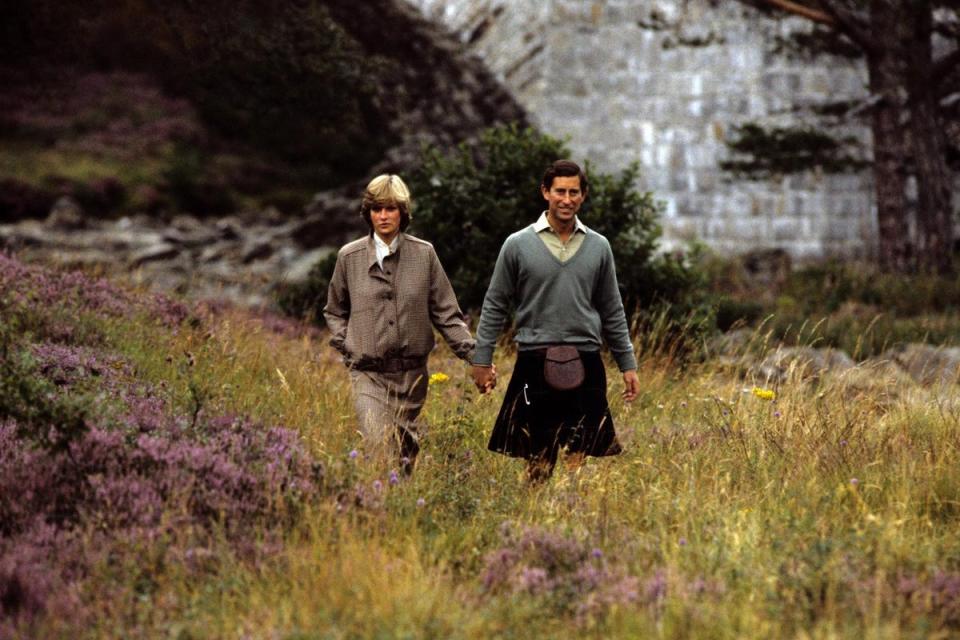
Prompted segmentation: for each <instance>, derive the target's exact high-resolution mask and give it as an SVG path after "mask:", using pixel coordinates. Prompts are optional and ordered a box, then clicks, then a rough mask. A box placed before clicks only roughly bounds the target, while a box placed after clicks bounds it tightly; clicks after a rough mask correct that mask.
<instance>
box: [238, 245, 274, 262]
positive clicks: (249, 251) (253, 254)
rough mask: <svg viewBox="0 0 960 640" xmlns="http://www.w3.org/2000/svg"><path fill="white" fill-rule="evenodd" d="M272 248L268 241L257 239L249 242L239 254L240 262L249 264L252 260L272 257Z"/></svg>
mask: <svg viewBox="0 0 960 640" xmlns="http://www.w3.org/2000/svg"><path fill="white" fill-rule="evenodd" d="M273 252H274V247H273V244H272V243H271V242H270V241H269V240H263V239H257V240H251V241H250V242H248V243H247V244H246V245H245V246H244V247H243V252H242V253H241V254H240V261H241V262H243V264H250V263H251V262H253V261H254V260H263V259H264V258H269V257H270V256H271V255H273Z"/></svg>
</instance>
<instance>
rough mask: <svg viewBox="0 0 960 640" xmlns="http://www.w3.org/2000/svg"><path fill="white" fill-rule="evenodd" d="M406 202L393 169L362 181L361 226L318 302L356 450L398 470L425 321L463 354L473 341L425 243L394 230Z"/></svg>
mask: <svg viewBox="0 0 960 640" xmlns="http://www.w3.org/2000/svg"><path fill="white" fill-rule="evenodd" d="M410 209H411V201H410V192H409V190H408V189H407V185H406V184H404V182H403V180H401V179H400V177H399V176H396V175H390V174H384V175H381V176H377V177H376V178H374V179H373V180H371V181H370V184H368V185H367V188H366V189H365V190H364V193H363V199H362V202H361V205H360V216H361V217H362V218H363V221H364V224H366V225H367V228H368V229H369V230H370V233H369V234H368V236H367V237H365V238H361V239H359V240H355V241H353V242H351V243H349V244H347V245H345V246H344V247H343V248H341V249H340V252H339V253H338V254H337V264H336V267H335V268H334V271H333V276H332V277H331V279H330V287H329V289H328V291H327V304H326V306H325V307H324V309H323V315H324V318H326V321H327V326H328V327H329V328H330V344H331V345H332V346H333V347H334V348H335V349H336V350H337V351H339V352H340V353H341V354H342V355H343V361H344V364H346V365H347V368H348V369H349V370H350V381H351V383H352V388H353V397H354V398H353V399H354V404H355V406H356V411H357V420H358V421H359V425H360V432H361V433H362V434H363V439H364V444H365V448H366V449H367V450H368V452H370V453H371V455H372V456H373V457H375V458H377V459H380V460H383V459H384V458H385V457H386V456H387V455H389V454H392V455H394V456H396V457H397V458H399V461H400V464H401V466H402V468H403V471H404V472H405V473H408V474H409V473H410V472H412V470H413V464H414V460H415V458H416V456H417V452H418V451H419V449H420V445H419V440H420V435H421V434H420V429H419V428H418V422H417V418H418V416H419V415H420V410H421V408H422V407H423V403H424V401H425V400H426V397H427V383H428V375H427V356H428V355H429V354H430V351H431V350H432V349H433V346H434V338H433V329H434V328H436V329H437V330H438V331H439V332H440V335H442V336H443V339H444V340H445V341H446V342H447V344H448V345H450V348H451V349H452V350H453V352H454V353H455V354H456V355H457V356H459V357H460V358H463V359H464V360H467V361H469V359H470V357H471V355H472V354H473V348H474V340H473V337H472V336H471V335H470V331H469V329H467V323H466V321H465V319H464V316H463V313H462V312H461V311H460V307H459V305H458V304H457V298H456V296H455V295H454V292H453V287H452V286H451V285H450V281H449V280H448V279H447V275H446V273H444V271H443V267H442V266H441V265H440V260H439V259H438V258H437V254H436V252H435V251H434V249H433V245H431V244H430V243H429V242H424V241H423V240H420V239H419V238H415V237H414V236H411V235H408V234H406V233H404V231H405V230H406V229H407V226H408V225H409V224H410V215H411V214H410ZM494 378H495V374H494Z"/></svg>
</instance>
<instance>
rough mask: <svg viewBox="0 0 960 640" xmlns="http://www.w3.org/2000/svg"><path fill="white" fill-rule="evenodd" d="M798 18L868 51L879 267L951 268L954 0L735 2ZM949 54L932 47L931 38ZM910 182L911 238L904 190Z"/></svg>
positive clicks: (956, 53) (958, 58)
mask: <svg viewBox="0 0 960 640" xmlns="http://www.w3.org/2000/svg"><path fill="white" fill-rule="evenodd" d="M741 2H743V3H744V4H747V5H750V6H754V7H757V8H760V9H766V10H773V11H777V12H781V13H785V14H789V15H795V16H800V17H802V18H805V19H807V20H810V21H812V22H814V23H815V24H816V25H818V27H819V28H820V29H822V30H826V32H827V33H828V34H829V35H832V36H834V37H839V38H841V39H843V40H845V41H846V42H847V43H849V44H852V45H853V47H855V49H856V50H857V51H858V52H859V53H860V54H861V55H862V56H863V57H864V58H865V60H866V65H867V71H868V75H869V90H870V94H871V95H870V98H869V104H870V106H871V118H870V126H871V130H872V133H873V147H874V162H873V175H874V180H875V185H876V186H875V188H876V199H877V219H878V227H879V258H880V266H881V267H882V268H884V269H885V270H889V271H901V272H902V271H910V270H922V271H930V272H939V273H945V272H948V271H950V270H951V268H952V256H951V253H952V248H953V216H952V211H951V179H952V177H951V174H950V170H949V168H948V165H947V151H948V143H947V139H946V136H945V133H944V131H945V128H946V127H945V122H944V116H943V113H942V109H941V99H942V98H943V97H944V96H945V95H946V94H947V93H948V92H949V91H950V90H952V89H953V88H954V87H955V85H956V83H957V80H958V78H957V73H956V71H957V67H958V64H960V46H958V45H960V30H958V29H957V18H958V16H957V4H958V3H957V2H956V1H955V0H951V1H946V0H939V1H938V0H741ZM935 36H936V37H938V38H943V39H945V42H947V43H949V44H945V45H944V46H943V47H942V48H943V49H944V50H945V51H946V53H942V54H940V55H939V56H937V55H936V54H935V52H934V46H933V43H934V37H935ZM910 174H912V175H913V176H914V177H915V179H916V185H917V194H918V198H917V209H916V222H917V225H916V227H917V229H916V231H917V234H916V238H915V239H912V238H911V234H910V225H909V220H908V217H907V204H906V203H907V197H906V189H907V184H908V176H909V175H910Z"/></svg>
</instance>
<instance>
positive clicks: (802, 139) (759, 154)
mask: <svg viewBox="0 0 960 640" xmlns="http://www.w3.org/2000/svg"><path fill="white" fill-rule="evenodd" d="M734 131H735V136H734V138H733V139H732V140H728V141H727V142H726V144H727V147H728V148H729V149H730V150H731V151H732V152H733V153H734V159H732V160H723V161H721V162H720V168H721V169H723V170H724V171H729V172H731V173H733V174H734V175H736V176H737V177H740V178H744V177H746V178H754V179H755V178H769V177H771V176H779V175H784V174H790V173H799V172H802V171H809V170H813V169H818V170H822V171H825V172H827V173H843V172H849V171H859V170H861V169H863V168H864V167H867V166H869V163H867V162H866V161H864V160H862V159H860V157H859V156H860V155H861V154H860V153H859V152H858V150H857V146H858V145H857V142H856V139H855V138H853V137H846V138H842V139H837V138H834V137H833V136H830V135H828V134H826V133H824V132H822V131H817V130H814V129H810V128H806V127H773V128H771V129H765V128H764V127H762V126H760V125H759V124H756V123H747V124H744V125H742V126H739V127H736V128H735V130H734Z"/></svg>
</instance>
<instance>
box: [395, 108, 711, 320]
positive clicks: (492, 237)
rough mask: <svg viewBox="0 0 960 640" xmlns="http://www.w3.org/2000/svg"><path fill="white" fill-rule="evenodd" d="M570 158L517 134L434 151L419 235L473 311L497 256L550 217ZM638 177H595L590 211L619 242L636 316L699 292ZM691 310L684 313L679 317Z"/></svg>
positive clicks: (523, 132)
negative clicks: (559, 170) (554, 191)
mask: <svg viewBox="0 0 960 640" xmlns="http://www.w3.org/2000/svg"><path fill="white" fill-rule="evenodd" d="M568 155H569V151H568V150H567V149H566V147H565V146H564V145H563V143H562V142H560V141H559V140H556V139H554V138H551V137H550V136H547V135H543V134H540V133H538V132H536V131H534V130H532V129H520V128H518V127H515V126H506V127H495V128H492V129H488V130H487V131H485V132H484V133H483V134H482V135H481V136H480V139H479V140H478V141H477V143H476V144H474V145H467V144H463V145H461V146H460V147H459V148H458V149H457V150H456V151H455V152H454V153H453V154H451V155H445V154H444V153H442V152H441V151H439V150H437V149H432V150H427V152H426V154H425V156H424V161H423V165H422V167H421V169H420V170H419V171H418V172H417V173H416V174H414V175H413V176H412V177H411V190H412V192H413V196H414V199H415V210H414V216H413V223H412V225H411V231H412V232H413V233H415V234H416V233H420V234H421V236H422V237H424V238H426V239H428V240H429V241H430V242H432V243H433V245H434V247H435V248H436V250H437V254H438V255H439V257H440V261H441V263H442V264H443V265H444V269H445V270H446V272H447V275H448V276H449V277H450V280H451V282H452V283H453V286H454V289H455V291H456V292H457V296H458V298H459V300H460V304H461V305H462V306H463V307H464V308H466V309H469V310H478V309H479V308H480V306H481V305H482V303H483V296H484V294H485V293H486V288H487V285H488V283H489V279H490V273H491V271H492V268H493V256H496V255H498V254H499V252H500V246H501V245H502V244H503V241H504V240H506V238H507V236H508V235H510V234H511V233H514V232H516V231H518V230H520V229H522V228H523V227H525V226H527V225H529V224H530V223H531V222H533V221H534V220H536V219H537V217H538V216H539V215H540V213H541V212H542V211H543V209H544V202H543V197H542V196H541V194H540V188H539V187H540V180H541V178H542V177H543V172H544V170H545V169H546V167H547V166H549V165H550V163H552V162H553V161H554V160H556V159H558V158H563V157H567V156H568ZM587 169H589V167H587ZM637 175H638V169H637V167H636V166H632V167H629V168H628V169H626V170H624V171H622V172H621V173H620V174H618V175H607V174H603V173H599V172H589V178H590V191H589V194H588V199H587V201H586V203H585V204H584V206H583V208H582V210H581V218H582V220H583V221H584V223H585V224H587V225H588V226H589V227H591V228H592V229H594V230H596V231H597V232H599V233H602V234H603V235H605V236H606V237H607V239H608V240H610V244H611V247H612V249H613V254H614V259H615V261H616V265H617V276H618V281H619V284H620V290H621V295H622V296H623V300H624V306H625V308H626V309H627V313H628V314H629V315H631V316H632V314H633V312H634V311H637V310H640V311H643V312H649V311H652V310H653V308H654V307H656V306H658V305H660V304H663V303H668V304H679V303H684V304H686V303H689V302H690V301H691V300H694V299H695V297H696V291H697V290H696V284H697V283H698V282H699V280H698V278H699V276H698V274H697V273H696V270H695V269H694V268H693V267H692V266H691V265H690V263H689V261H688V260H687V259H686V258H685V257H684V256H682V255H671V256H664V255H659V254H657V246H658V242H659V239H660V235H661V228H660V226H659V224H658V222H657V215H658V214H659V208H658V205H657V204H656V203H655V201H654V199H653V195H652V194H650V193H640V192H638V191H636V190H635V187H634V185H635V183H636V180H637ZM688 310H689V307H683V306H682V305H681V306H678V307H677V311H678V312H679V313H683V312H685V311H688Z"/></svg>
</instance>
